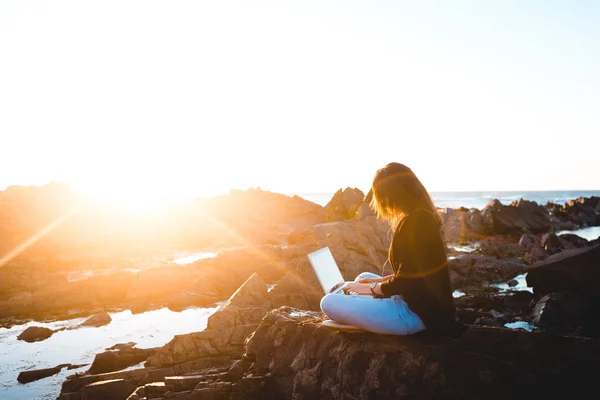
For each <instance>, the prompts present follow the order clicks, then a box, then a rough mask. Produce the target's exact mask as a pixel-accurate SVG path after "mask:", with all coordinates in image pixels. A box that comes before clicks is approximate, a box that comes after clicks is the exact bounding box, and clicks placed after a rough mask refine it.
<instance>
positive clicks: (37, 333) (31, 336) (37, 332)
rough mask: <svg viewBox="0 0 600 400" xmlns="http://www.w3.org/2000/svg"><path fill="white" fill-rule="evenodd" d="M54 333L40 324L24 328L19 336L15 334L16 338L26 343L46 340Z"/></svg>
mask: <svg viewBox="0 0 600 400" xmlns="http://www.w3.org/2000/svg"><path fill="white" fill-rule="evenodd" d="M53 334H54V331H53V330H52V329H49V328H44V327H41V326H30V327H29V328H27V329H25V330H24V331H23V332H21V334H20V335H19V336H17V339H18V340H23V341H25V342H28V343H32V342H39V341H41V340H46V339H48V338H49V337H50V336H52V335H53Z"/></svg>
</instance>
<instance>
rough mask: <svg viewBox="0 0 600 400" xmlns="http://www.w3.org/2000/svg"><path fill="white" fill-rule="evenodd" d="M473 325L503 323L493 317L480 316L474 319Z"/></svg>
mask: <svg viewBox="0 0 600 400" xmlns="http://www.w3.org/2000/svg"><path fill="white" fill-rule="evenodd" d="M473 325H483V326H504V323H502V322H500V321H498V320H495V319H493V318H487V317H480V318H477V319H476V320H475V322H474V323H473Z"/></svg>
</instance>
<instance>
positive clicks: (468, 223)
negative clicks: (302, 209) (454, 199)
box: [439, 208, 488, 243]
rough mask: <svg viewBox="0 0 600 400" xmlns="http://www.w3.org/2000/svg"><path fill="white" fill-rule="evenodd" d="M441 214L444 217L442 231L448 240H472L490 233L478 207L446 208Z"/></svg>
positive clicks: (459, 241)
mask: <svg viewBox="0 0 600 400" xmlns="http://www.w3.org/2000/svg"><path fill="white" fill-rule="evenodd" d="M439 214H440V216H441V217H442V221H443V223H442V232H443V234H444V240H445V241H446V242H454V243H464V242H470V241H473V240H479V239H481V238H483V237H485V236H486V234H487V233H488V230H487V228H486V227H485V226H484V225H483V220H482V218H481V211H479V210H477V209H471V210H467V209H454V208H444V209H441V210H440V211H439Z"/></svg>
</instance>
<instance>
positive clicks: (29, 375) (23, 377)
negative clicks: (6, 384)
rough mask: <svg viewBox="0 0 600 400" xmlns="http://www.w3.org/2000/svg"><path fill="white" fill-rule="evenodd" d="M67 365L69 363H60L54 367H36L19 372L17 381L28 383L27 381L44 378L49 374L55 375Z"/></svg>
mask: <svg viewBox="0 0 600 400" xmlns="http://www.w3.org/2000/svg"><path fill="white" fill-rule="evenodd" d="M68 366H69V364H61V365H58V366H56V367H54V368H43V369H36V370H32V371H23V372H19V376H18V377H17V381H19V383H29V382H34V381H38V380H40V379H44V378H47V377H49V376H52V375H56V374H58V373H59V372H60V371H61V370H62V369H63V368H64V367H68Z"/></svg>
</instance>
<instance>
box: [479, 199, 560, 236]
mask: <svg viewBox="0 0 600 400" xmlns="http://www.w3.org/2000/svg"><path fill="white" fill-rule="evenodd" d="M481 217H482V220H483V224H484V225H485V226H486V227H487V229H488V230H489V231H490V232H491V233H500V234H519V235H520V234H522V233H527V232H532V233H544V232H548V231H549V230H550V229H551V225H550V218H549V215H548V212H547V211H546V209H545V208H544V207H543V206H540V205H538V204H537V203H536V202H534V201H528V200H523V199H521V200H518V201H514V202H512V203H511V204H510V205H509V206H505V205H503V204H502V203H500V201H498V200H492V201H491V202H489V203H488V204H487V205H486V206H485V207H484V209H483V210H482V212H481Z"/></svg>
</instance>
